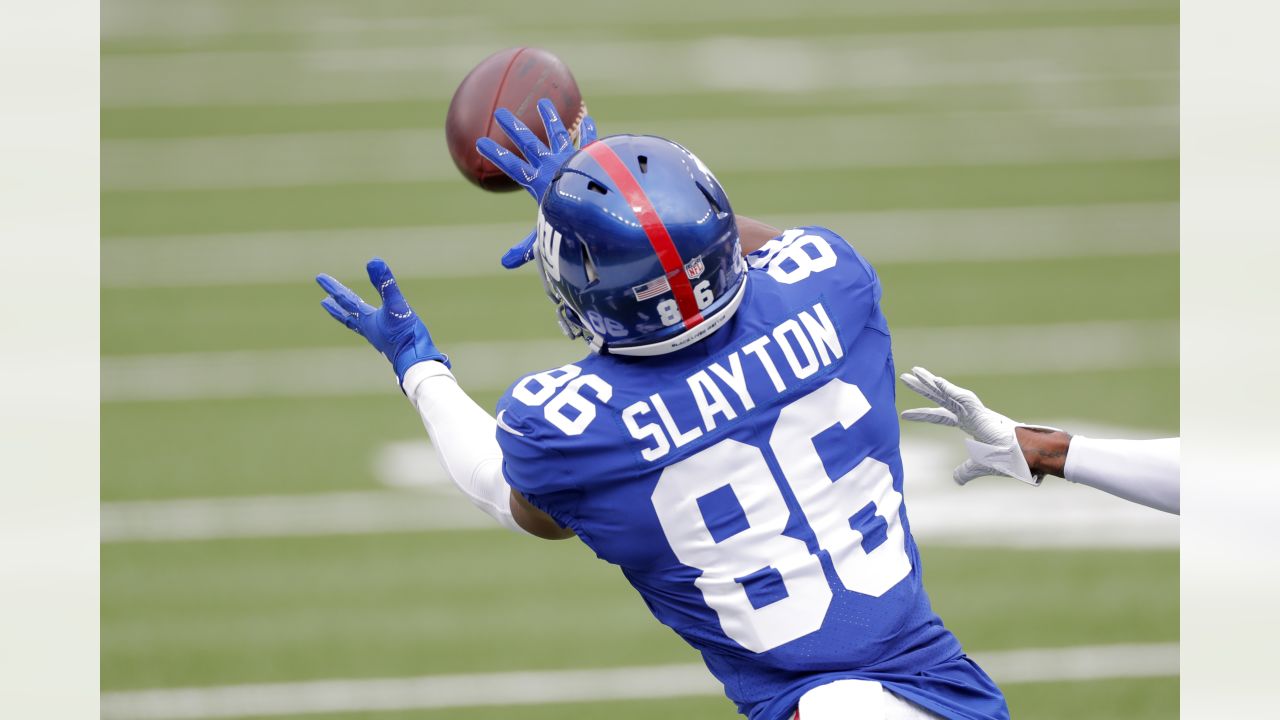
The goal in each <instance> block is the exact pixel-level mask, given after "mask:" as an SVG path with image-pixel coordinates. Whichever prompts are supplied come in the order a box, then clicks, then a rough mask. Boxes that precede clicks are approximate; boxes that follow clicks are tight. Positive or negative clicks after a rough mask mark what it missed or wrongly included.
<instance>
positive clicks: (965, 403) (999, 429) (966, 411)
mask: <svg viewBox="0 0 1280 720" xmlns="http://www.w3.org/2000/svg"><path fill="white" fill-rule="evenodd" d="M902 382H904V383H905V384H906V386H907V387H909V388H911V389H912V390H914V391H916V392H917V393H919V394H920V395H923V396H924V397H925V399H927V400H930V401H932V402H935V403H937V404H938V405H940V406H941V407H935V408H916V409H914V410H904V411H903V413H902V419H903V420H912V421H915V422H926V423H932V424H934V425H947V426H950V427H958V428H960V429H961V430H963V431H964V432H965V433H966V434H968V435H969V436H970V437H971V438H972V439H965V445H966V446H968V449H969V459H968V460H965V461H964V462H963V463H961V464H960V466H959V467H957V468H956V469H955V472H954V473H953V474H952V477H953V478H954V479H955V481H956V483H958V484H960V485H964V484H965V483H967V482H969V481H970V480H972V479H974V478H976V477H982V476H983V475H1005V476H1008V477H1012V478H1017V479H1019V480H1021V481H1023V482H1025V483H1029V484H1031V485H1039V484H1040V482H1041V481H1042V480H1044V475H1043V474H1040V475H1032V474H1031V468H1030V467H1029V466H1028V465H1027V459H1026V457H1025V456H1024V455H1023V453H1022V447H1021V446H1020V445H1019V444H1018V438H1017V435H1016V434H1015V432H1014V431H1015V430H1017V428H1019V427H1031V428H1040V427H1042V426H1039V425H1024V424H1022V423H1019V422H1016V421H1014V420H1010V419H1009V418H1007V417H1005V416H1004V415H1001V414H1000V413H998V412H996V411H995V410H991V409H990V408H988V407H987V406H985V405H983V404H982V401H981V400H979V399H978V396H977V395H976V394H974V393H973V391H972V390H966V389H965V388H962V387H960V386H958V385H953V384H952V383H950V382H947V380H946V379H944V378H940V377H938V376H936V375H934V374H933V373H931V372H929V371H928V370H925V369H924V368H922V367H916V368H912V369H911V372H909V373H903V374H902Z"/></svg>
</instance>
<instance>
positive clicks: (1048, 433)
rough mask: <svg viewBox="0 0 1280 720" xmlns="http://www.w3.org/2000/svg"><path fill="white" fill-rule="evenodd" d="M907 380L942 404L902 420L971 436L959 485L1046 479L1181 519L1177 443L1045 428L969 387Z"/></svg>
mask: <svg viewBox="0 0 1280 720" xmlns="http://www.w3.org/2000/svg"><path fill="white" fill-rule="evenodd" d="M902 382H904V383H906V385H907V387H909V388H911V389H912V390H914V391H916V392H917V393H919V394H920V395H922V396H924V397H925V399H927V400H931V401H933V402H935V403H937V404H938V405H940V406H941V407H935V408H917V409H915V410H906V411H903V413H902V419H904V420H914V421H916V422H926V423H932V424H934V425H948V426H950V427H958V428H960V429H961V430H962V431H964V432H965V433H966V434H968V435H969V437H970V438H972V439H969V440H965V445H966V447H968V449H969V459H968V460H966V461H964V462H963V463H961V464H960V466H958V467H957V468H956V469H955V473H954V474H953V477H954V478H955V481H956V482H957V483H959V484H961V485H964V484H965V483H967V482H969V481H970V480H972V479H974V478H977V477H982V476H984V475H1005V476H1008V477H1012V478H1017V479H1019V480H1021V481H1023V482H1025V483H1030V484H1031V485H1039V484H1040V482H1041V481H1042V480H1044V476H1045V475H1054V476H1057V477H1060V478H1065V479H1067V480H1069V481H1071V482H1074V483H1080V484H1081V485H1088V486H1090V487H1094V488H1097V489H1099V490H1101V491H1103V492H1106V493H1110V494H1112V495H1115V496H1117V497H1121V498H1124V499H1125V500H1129V501H1130V502H1135V503H1138V504H1140V505H1146V506H1147V507H1152V508H1155V509H1157V510H1163V511H1165V512H1168V513H1173V514H1175V515H1176V514H1178V513H1179V512H1180V509H1181V507H1180V506H1181V503H1180V497H1181V482H1180V478H1179V475H1180V472H1179V458H1178V454H1179V450H1180V446H1181V442H1180V440H1179V438H1162V439H1159V440H1096V439H1094V438H1087V437H1085V436H1083V435H1075V436H1072V435H1071V434H1070V433H1067V432H1066V431H1063V430H1059V429H1057V428H1051V427H1044V426H1042V425H1025V424H1023V423H1019V422H1016V421H1014V420H1010V419H1009V418H1007V417H1005V416H1004V415H1001V414H1000V413H998V412H996V411H994V410H991V409H990V408H988V407H987V406H985V405H983V404H982V401H981V400H979V399H978V396H977V395H975V394H974V393H973V391H971V390H966V389H965V388H962V387H960V386H958V385H955V384H953V383H950V382H947V380H946V379H945V378H941V377H938V376H936V375H934V374H933V373H931V372H929V371H928V370H925V369H924V368H921V367H918V368H913V369H912V371H911V372H909V373H903V375H902Z"/></svg>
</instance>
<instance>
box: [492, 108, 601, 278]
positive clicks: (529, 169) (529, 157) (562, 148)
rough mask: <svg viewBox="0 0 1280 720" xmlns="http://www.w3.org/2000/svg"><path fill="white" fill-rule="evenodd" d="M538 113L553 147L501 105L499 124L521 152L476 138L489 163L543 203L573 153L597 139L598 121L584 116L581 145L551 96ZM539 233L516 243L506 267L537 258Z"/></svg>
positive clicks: (505, 260)
mask: <svg viewBox="0 0 1280 720" xmlns="http://www.w3.org/2000/svg"><path fill="white" fill-rule="evenodd" d="M538 115H539V116H540V117H541V118H542V125H543V127H544V128H546V130H547V140H548V141H550V143H551V147H547V146H546V145H543V144H542V141H541V140H539V139H538V136H537V135H535V134H534V133H533V131H532V130H530V129H529V126H527V125H525V124H524V123H522V122H520V120H519V119H517V118H516V116H515V115H513V114H512V113H511V111H510V110H507V109H506V108H498V110H497V112H495V113H494V114H493V117H494V119H495V120H497V121H498V125H499V127H501V128H502V131H503V132H504V133H506V135H507V137H509V138H511V142H512V143H514V144H515V146H516V147H517V148H519V149H520V154H521V155H523V156H524V159H523V160H522V159H521V158H520V155H516V154H515V153H512V152H510V151H509V150H507V149H506V148H504V147H502V146H501V145H499V144H498V143H496V142H494V141H493V140H492V139H490V138H487V137H483V138H480V139H479V140H477V141H476V150H477V151H478V152H479V153H480V154H481V155H483V156H484V157H486V158H488V160H489V162H491V163H493V164H494V165H497V166H498V169H499V170H502V172H504V173H506V174H507V177H510V178H511V179H512V180H515V181H516V182H517V183H519V184H520V186H521V187H523V188H524V189H526V190H528V191H529V194H530V195H532V196H533V199H534V202H539V203H540V202H542V196H543V194H545V193H546V191H547V188H548V187H549V186H550V185H551V180H552V178H554V177H555V175H556V171H557V170H559V169H560V166H561V165H563V164H564V161H565V160H568V159H569V156H571V155H573V154H574V153H575V152H577V151H578V149H579V148H581V147H584V146H586V145H588V144H590V143H592V142H595V140H596V123H595V121H594V120H592V119H591V116H590V115H586V116H584V117H583V118H582V127H581V130H580V131H579V134H578V145H577V147H574V144H573V138H572V137H570V135H569V131H568V130H566V129H565V127H564V122H563V121H561V119H560V114H559V113H558V112H556V106H555V104H554V103H552V102H551V101H550V100H548V99H547V98H543V99H541V100H539V101H538ZM536 235H537V232H536V231H535V232H531V233H529V235H528V236H527V237H525V239H524V240H522V241H520V242H518V243H516V244H515V245H514V246H512V248H511V249H510V250H508V251H507V252H506V254H505V255H503V256H502V266H503V267H506V268H518V267H520V266H521V265H524V264H525V263H527V262H529V261H530V260H532V259H533V242H534V239H535V236H536Z"/></svg>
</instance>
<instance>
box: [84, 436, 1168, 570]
mask: <svg viewBox="0 0 1280 720" xmlns="http://www.w3.org/2000/svg"><path fill="white" fill-rule="evenodd" d="M1055 425H1058V426H1060V427H1069V428H1071V429H1072V430H1073V431H1075V432H1079V433H1084V434H1086V435H1088V436H1090V437H1129V438H1141V437H1146V436H1148V435H1149V433H1144V432H1142V431H1139V430H1133V429H1127V428H1103V427H1094V426H1091V425H1090V424H1088V423H1082V422H1079V421H1076V420H1061V421H1057V422H1055ZM952 435H953V433H944V432H942V431H940V430H937V429H935V428H922V429H917V428H909V429H908V431H907V432H906V434H904V436H903V441H902V457H903V466H904V469H905V473H906V475H905V478H906V486H905V488H906V498H907V508H908V511H907V512H908V517H909V518H910V521H911V529H912V533H913V534H914V535H915V537H916V539H917V540H918V541H919V542H921V543H924V544H926V545H944V546H975V547H1018V548H1115V547H1121V548H1176V547H1177V546H1178V527H1179V523H1178V518H1177V517H1175V516H1172V515H1167V514H1165V513H1161V512H1156V511H1154V510H1150V509H1148V508H1145V507H1141V506H1138V505H1134V504H1132V503H1128V502H1125V501H1123V500H1119V499H1116V498H1114V497H1111V496H1110V495H1106V494H1104V493H1101V492H1098V491H1096V490H1092V489H1090V488H1086V487H1081V486H1078V485H1073V484H1071V483H1067V482H1064V481H1060V480H1049V481H1048V482H1046V483H1045V484H1044V485H1043V486H1042V487H1039V488H1031V487H1030V486H1026V485H1023V484H1021V483H1016V482H1012V481H1002V480H998V479H995V480H990V481H976V482H973V483H970V484H969V485H968V486H966V487H964V488H961V487H959V486H957V485H955V484H954V483H953V482H952V481H951V469H952V468H953V467H954V466H955V465H957V464H958V463H959V462H960V461H961V460H963V459H964V457H963V456H964V448H963V445H961V444H960V442H959V441H958V440H957V439H956V438H955V437H953V436H952ZM374 471H375V473H376V474H377V476H378V477H379V479H380V480H381V481H382V482H383V483H384V484H385V485H388V486H390V487H391V488H393V489H387V490H378V491H363V492H332V493H312V494H302V495H278V496H277V495H267V496H250V497H230V498H187V499H180V500H145V501H129V502H110V503H104V504H103V505H102V523H101V527H102V542H104V543H114V542H175V541H188V540H222V539H230V538H272V537H294V536H325V535H352V534H354V535H369V534H380V533H394V532H450V531H458V530H494V531H500V532H505V531H504V530H501V528H499V527H498V525H497V524H496V523H494V522H492V521H491V520H490V519H489V518H488V517H487V516H485V515H484V514H483V513H481V512H480V511H479V510H477V509H475V508H473V507H471V505H470V504H469V503H468V502H467V500H466V499H464V498H463V496H462V495H461V494H460V493H459V492H458V491H457V490H456V489H455V488H454V487H453V485H452V483H451V481H450V480H449V479H448V476H447V475H446V474H445V472H444V470H443V469H442V467H441V465H440V461H439V458H438V457H437V456H436V454H435V451H434V449H433V448H432V447H431V445H430V444H429V443H428V442H427V440H426V438H425V433H424V435H423V437H422V438H420V439H416V440H406V441H399V442H392V443H388V444H387V445H385V446H383V447H382V448H380V449H379V451H378V452H377V454H376V456H375V457H374Z"/></svg>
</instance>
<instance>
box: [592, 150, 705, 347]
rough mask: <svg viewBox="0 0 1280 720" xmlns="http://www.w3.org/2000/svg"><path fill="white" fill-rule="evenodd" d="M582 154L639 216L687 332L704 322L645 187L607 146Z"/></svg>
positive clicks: (681, 264) (678, 258) (691, 286)
mask: <svg viewBox="0 0 1280 720" xmlns="http://www.w3.org/2000/svg"><path fill="white" fill-rule="evenodd" d="M582 151H583V152H585V153H586V154H588V155H590V156H591V157H592V158H594V159H595V161H596V162H598V163H600V167H602V168H604V171H605V174H607V175H608V176H609V179H610V180H612V181H613V184H614V185H616V186H617V187H618V190H619V191H620V192H621V193H622V195H623V197H625V198H626V199H627V204H628V205H630V206H631V210H632V211H633V212H634V213H635V214H636V219H637V220H639V221H640V227H642V228H644V234H645V235H647V236H648V237H649V244H650V245H652V246H653V252H654V253H656V254H657V256H658V262H660V263H662V271H663V273H664V274H666V276H667V283H668V284H670V285H671V291H672V292H673V293H674V294H675V296H676V306H677V307H679V308H680V316H681V317H682V318H684V327H685V329H686V330H687V329H689V328H692V327H693V326H695V325H697V324H698V323H701V322H702V311H700V310H699V309H698V301H697V300H696V299H695V298H694V296H693V285H692V284H690V283H689V276H688V275H686V274H685V271H684V260H683V259H682V258H681V257H680V251H679V250H677V249H676V244H675V243H674V242H672V240H671V234H670V233H668V232H667V226H666V225H663V224H662V218H660V217H658V211H657V210H655V209H654V208H653V203H651V202H649V196H648V195H646V194H645V192H644V188H642V187H640V183H638V182H636V178H635V176H634V175H632V174H631V171H630V170H629V169H627V166H626V165H625V164H624V163H623V162H622V159H621V158H619V157H618V154H617V153H615V152H614V151H613V149H612V148H610V147H609V146H608V145H606V144H605V143H602V142H595V143H591V144H590V145H588V146H586V147H585V148H583V149H582Z"/></svg>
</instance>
